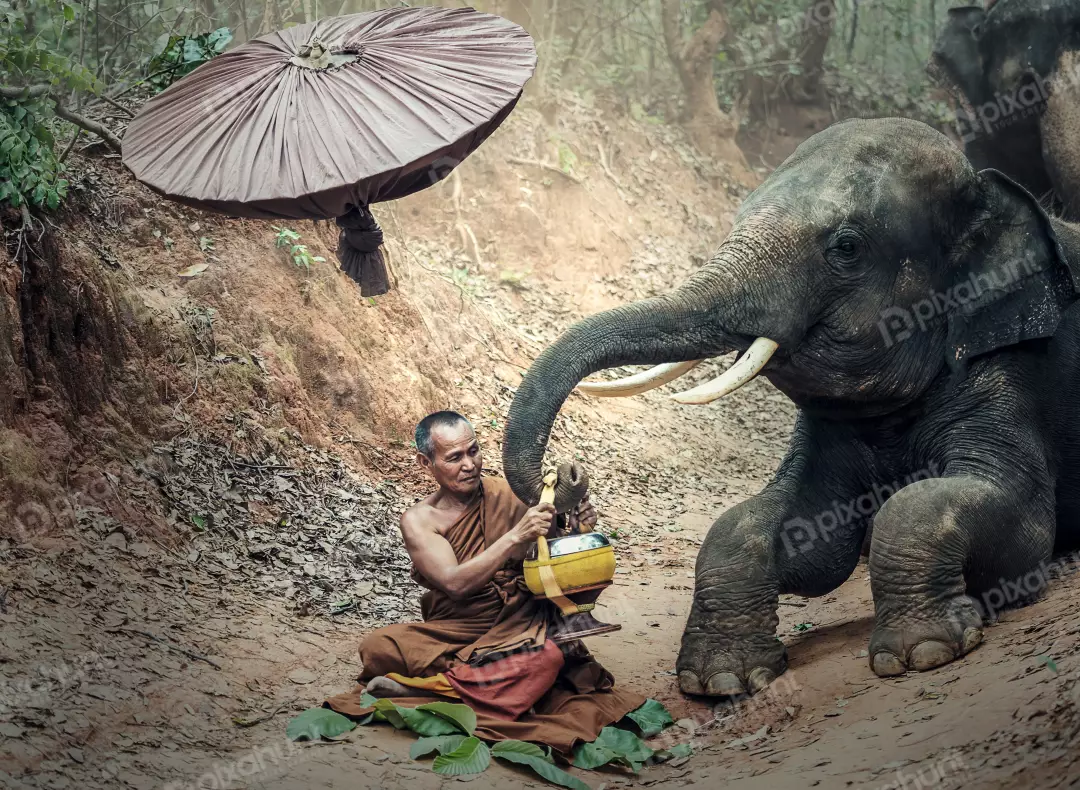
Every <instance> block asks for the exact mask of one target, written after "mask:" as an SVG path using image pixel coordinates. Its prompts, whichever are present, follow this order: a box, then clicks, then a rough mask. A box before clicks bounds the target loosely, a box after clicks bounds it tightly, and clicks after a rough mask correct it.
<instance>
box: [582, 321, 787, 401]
mask: <svg viewBox="0 0 1080 790" xmlns="http://www.w3.org/2000/svg"><path fill="white" fill-rule="evenodd" d="M731 345H732V346H733V347H734V348H735V349H736V350H738V351H739V356H738V358H737V359H736V360H735V363H734V364H733V365H732V366H731V367H730V368H728V369H727V370H726V371H724V372H723V373H722V374H720V375H719V376H717V377H716V378H714V379H710V380H709V381H706V382H705V383H703V384H699V385H698V386H696V387H694V388H692V389H689V390H685V391H683V392H678V393H676V394H674V395H672V396H671V397H672V398H673V399H674V400H676V401H678V402H679V403H686V404H691V405H704V404H706V403H712V402H713V401H715V400H719V399H720V398H723V397H724V396H726V395H730V394H731V393H733V392H735V390H737V389H740V388H741V387H744V386H746V385H747V384H749V383H750V382H751V381H753V380H754V379H755V378H757V376H758V374H760V373H761V372H762V371H763V370H764V369H765V366H766V365H768V364H769V361H770V360H771V359H773V357H774V355H776V353H777V350H778V349H779V347H780V346H779V344H778V343H777V342H776V341H774V340H770V339H769V338H767V337H759V338H755V339H746V340H745V341H743V340H741V339H737V338H733V339H732V343H731ZM704 361H705V359H696V360H690V361H686V362H666V363H664V364H662V365H657V366H656V367H654V368H651V369H650V370H647V371H644V372H643V373H638V374H635V375H633V376H628V377H626V378H622V379H618V380H616V381H605V382H587V381H583V382H581V383H580V384H578V386H577V388H578V390H580V391H581V392H582V393H584V394H586V395H590V396H592V397H595V398H628V397H630V396H632V395H640V394H641V393H643V392H648V391H649V390H653V389H656V388H657V387H661V386H663V385H664V384H670V383H671V382H673V381H675V380H676V379H678V378H681V377H682V376H685V375H686V374H687V373H689V372H690V371H691V370H693V369H694V368H695V367H696V366H697V365H699V364H701V363H702V362H704Z"/></svg>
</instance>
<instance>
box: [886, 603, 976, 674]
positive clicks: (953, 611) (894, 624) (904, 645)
mask: <svg viewBox="0 0 1080 790" xmlns="http://www.w3.org/2000/svg"><path fill="white" fill-rule="evenodd" d="M934 608H935V609H938V610H939V611H937V612H936V613H923V612H919V613H912V614H911V615H907V616H897V617H894V618H889V622H888V623H887V624H885V623H881V622H879V623H877V625H875V627H874V633H873V634H872V635H871V637H870V668H871V669H873V670H874V673H875V674H877V675H879V676H880V677H892V676H894V675H902V674H904V673H905V672H907V671H908V670H916V671H918V672H924V671H926V670H928V669H934V668H936V667H940V666H944V665H945V664H948V663H950V662H952V661H955V660H956V659H958V658H960V657H961V656H964V655H967V654H968V653H970V652H971V651H972V650H974V649H975V648H976V647H978V646H979V643H980V642H982V638H983V632H982V627H981V626H982V616H981V615H980V613H979V607H978V604H977V603H976V602H975V601H974V599H972V598H970V597H969V596H967V595H960V596H957V597H956V598H953V599H952V600H951V601H949V602H948V603H947V604H946V605H945V606H942V607H934Z"/></svg>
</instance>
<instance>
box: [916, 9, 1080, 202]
mask: <svg viewBox="0 0 1080 790" xmlns="http://www.w3.org/2000/svg"><path fill="white" fill-rule="evenodd" d="M1078 53H1080V0H999V2H997V3H995V4H994V5H993V6H992V7H991V8H990V10H988V11H987V10H984V9H983V8H981V7H979V6H967V7H963V8H954V9H951V10H950V11H949V21H948V23H947V24H946V26H945V28H944V30H943V31H942V33H941V35H940V36H939V38H938V40H937V43H936V44H935V46H934V53H933V56H932V58H931V63H930V70H931V72H932V73H933V74H934V75H935V76H936V77H937V78H938V79H940V80H941V81H942V82H943V83H944V84H946V85H947V86H948V87H949V89H950V91H951V92H952V93H953V95H954V97H955V98H956V101H957V103H958V104H959V110H958V112H957V132H958V133H959V134H960V136H961V138H962V139H963V141H964V146H965V152H966V153H967V155H968V157H969V158H970V159H971V161H972V163H974V164H975V165H976V166H977V167H993V168H996V169H998V170H1001V171H1002V172H1004V173H1006V174H1008V175H1009V176H1010V177H1012V178H1014V179H1015V180H1017V181H1018V182H1020V183H1021V184H1022V185H1023V186H1024V187H1026V188H1027V189H1028V190H1029V191H1031V192H1032V193H1033V194H1035V195H1037V196H1040V197H1050V196H1053V197H1054V198H1056V200H1057V202H1058V203H1059V207H1060V208H1061V209H1062V210H1063V211H1064V213H1065V214H1066V215H1067V216H1070V217H1072V218H1078V217H1080V133H1078V127H1077V120H1080V119H1078V116H1080V56H1078Z"/></svg>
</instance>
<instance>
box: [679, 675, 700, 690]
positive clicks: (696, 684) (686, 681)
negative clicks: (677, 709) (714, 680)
mask: <svg viewBox="0 0 1080 790" xmlns="http://www.w3.org/2000/svg"><path fill="white" fill-rule="evenodd" d="M679 688H680V689H682V691H683V693H684V694H704V693H705V689H704V688H702V686H701V681H700V680H698V676H697V675H695V674H694V673H693V672H687V671H686V670H683V671H682V672H680V673H679Z"/></svg>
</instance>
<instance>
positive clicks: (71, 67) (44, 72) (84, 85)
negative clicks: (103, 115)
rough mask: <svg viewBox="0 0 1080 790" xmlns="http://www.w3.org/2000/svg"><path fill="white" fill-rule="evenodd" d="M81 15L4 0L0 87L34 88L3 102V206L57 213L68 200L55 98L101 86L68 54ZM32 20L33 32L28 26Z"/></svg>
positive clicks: (72, 9) (71, 8)
mask: <svg viewBox="0 0 1080 790" xmlns="http://www.w3.org/2000/svg"><path fill="white" fill-rule="evenodd" d="M30 11H33V12H34V13H33V15H32V16H31V14H30V13H29V12H30ZM81 14H82V8H81V6H79V5H78V4H74V3H63V2H55V1H54V2H43V3H31V4H30V5H29V6H25V5H22V4H20V6H19V7H18V8H16V7H15V5H14V3H13V2H11V0H0V84H3V85H5V86H7V87H11V88H27V89H33V90H26V91H25V92H24V94H23V95H22V96H19V97H16V98H7V99H3V100H0V204H3V203H6V204H8V205H11V206H24V205H30V206H35V207H41V208H48V209H53V210H55V209H56V208H58V207H59V206H60V203H61V201H62V200H63V199H64V198H65V197H66V196H67V192H68V181H67V180H66V179H64V178H62V173H63V169H64V168H63V164H62V163H61V162H60V160H59V157H58V156H57V155H56V152H55V150H54V146H55V144H56V139H55V134H54V131H53V126H54V124H55V123H56V119H55V114H54V111H53V100H52V99H51V98H50V94H51V92H53V91H78V92H96V91H97V90H98V89H99V87H100V86H99V84H98V81H97V80H96V78H95V77H94V75H93V73H92V72H90V70H89V69H87V68H86V67H85V66H82V65H81V64H79V63H77V62H76V61H75V60H73V59H72V58H70V57H68V56H67V55H65V54H64V52H63V43H64V39H65V36H66V34H67V32H68V29H69V26H70V25H71V23H73V22H75V20H76V19H77V18H78V16H79V15H81ZM29 19H33V20H34V22H35V26H34V27H33V28H28V27H27V24H28V20H29ZM39 88H40V90H39Z"/></svg>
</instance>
